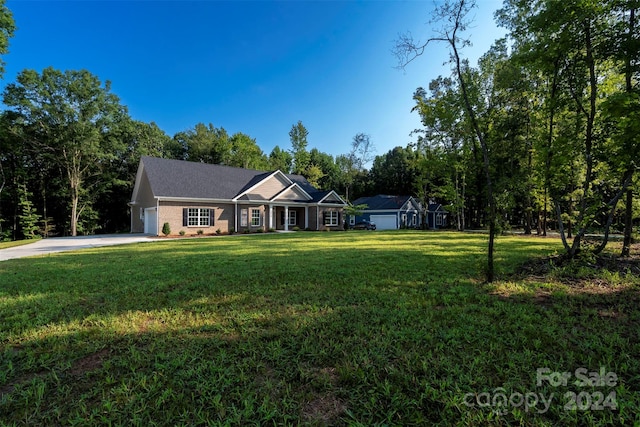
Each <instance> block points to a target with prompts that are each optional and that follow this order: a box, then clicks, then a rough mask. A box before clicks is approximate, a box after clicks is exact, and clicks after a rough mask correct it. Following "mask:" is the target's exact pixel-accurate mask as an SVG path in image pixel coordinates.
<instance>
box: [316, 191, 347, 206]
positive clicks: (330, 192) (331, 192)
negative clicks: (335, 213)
mask: <svg viewBox="0 0 640 427" xmlns="http://www.w3.org/2000/svg"><path fill="white" fill-rule="evenodd" d="M331 195H334V196H335V197H336V198H337V199H338V200H339V201H340V202H342V204H341V206H342V205H346V204H347V202H345V201H344V200H342V197H340V196H339V195H338V193H336V192H335V190H331V191H329V192H328V193H327V194H326V195H325V196H324V197H323V198H322V199H320V200H319V201H318V205H319V204H320V203H322V202H324V201H325V199H326V198H327V197H329V196H331ZM336 204H339V203H336ZM326 205H327V204H325V205H324V206H326Z"/></svg>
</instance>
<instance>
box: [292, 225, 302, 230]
mask: <svg viewBox="0 0 640 427" xmlns="http://www.w3.org/2000/svg"><path fill="white" fill-rule="evenodd" d="M291 230H293V231H300V227H298V226H295V227H293V228H292V229H291Z"/></svg>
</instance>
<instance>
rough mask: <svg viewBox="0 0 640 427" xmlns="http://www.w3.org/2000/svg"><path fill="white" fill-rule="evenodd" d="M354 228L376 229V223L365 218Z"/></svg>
mask: <svg viewBox="0 0 640 427" xmlns="http://www.w3.org/2000/svg"><path fill="white" fill-rule="evenodd" d="M353 229H354V230H375V229H376V223H375V222H372V221H368V220H366V219H364V220H362V221H360V222H358V223H357V224H356V225H354V226H353Z"/></svg>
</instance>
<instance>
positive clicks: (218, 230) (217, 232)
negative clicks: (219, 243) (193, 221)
mask: <svg viewBox="0 0 640 427" xmlns="http://www.w3.org/2000/svg"><path fill="white" fill-rule="evenodd" d="M216 234H217V235H218V236H219V235H221V234H222V230H220V229H219V228H218V229H217V230H216Z"/></svg>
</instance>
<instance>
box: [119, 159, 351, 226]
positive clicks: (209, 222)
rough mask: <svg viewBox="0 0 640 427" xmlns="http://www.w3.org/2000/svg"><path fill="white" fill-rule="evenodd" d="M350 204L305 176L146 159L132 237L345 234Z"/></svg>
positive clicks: (141, 167) (134, 205) (137, 186)
mask: <svg viewBox="0 0 640 427" xmlns="http://www.w3.org/2000/svg"><path fill="white" fill-rule="evenodd" d="M345 205H346V203H345V202H344V201H343V200H342V199H341V198H340V196H338V194H337V193H336V192H335V191H332V190H331V191H320V190H317V189H316V188H314V187H313V186H312V185H311V184H310V183H309V182H308V181H307V180H306V179H305V178H304V177H302V176H301V175H291V174H285V173H283V172H281V171H279V170H277V171H272V172H261V171H255V170H249V169H242V168H235V167H230V166H222V165H212V164H207V163H196V162H188V161H183V160H170V159H160V158H156V157H142V158H141V159H140V164H139V166H138V173H137V175H136V182H135V186H134V189H133V195H132V196H131V202H129V206H130V208H131V232H132V233H148V234H152V235H159V234H160V232H161V231H162V227H163V224H164V223H169V226H170V227H171V234H178V233H179V232H180V231H184V232H185V233H186V234H196V233H197V232H198V231H199V230H202V232H203V233H205V234H210V233H215V232H217V231H218V230H219V231H220V232H222V233H226V232H230V231H236V232H242V231H244V230H250V231H256V230H258V229H262V230H264V231H266V230H268V229H277V230H289V229H291V228H293V227H299V228H300V229H310V230H327V229H341V228H343V225H342V220H343V208H344V206H345Z"/></svg>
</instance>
